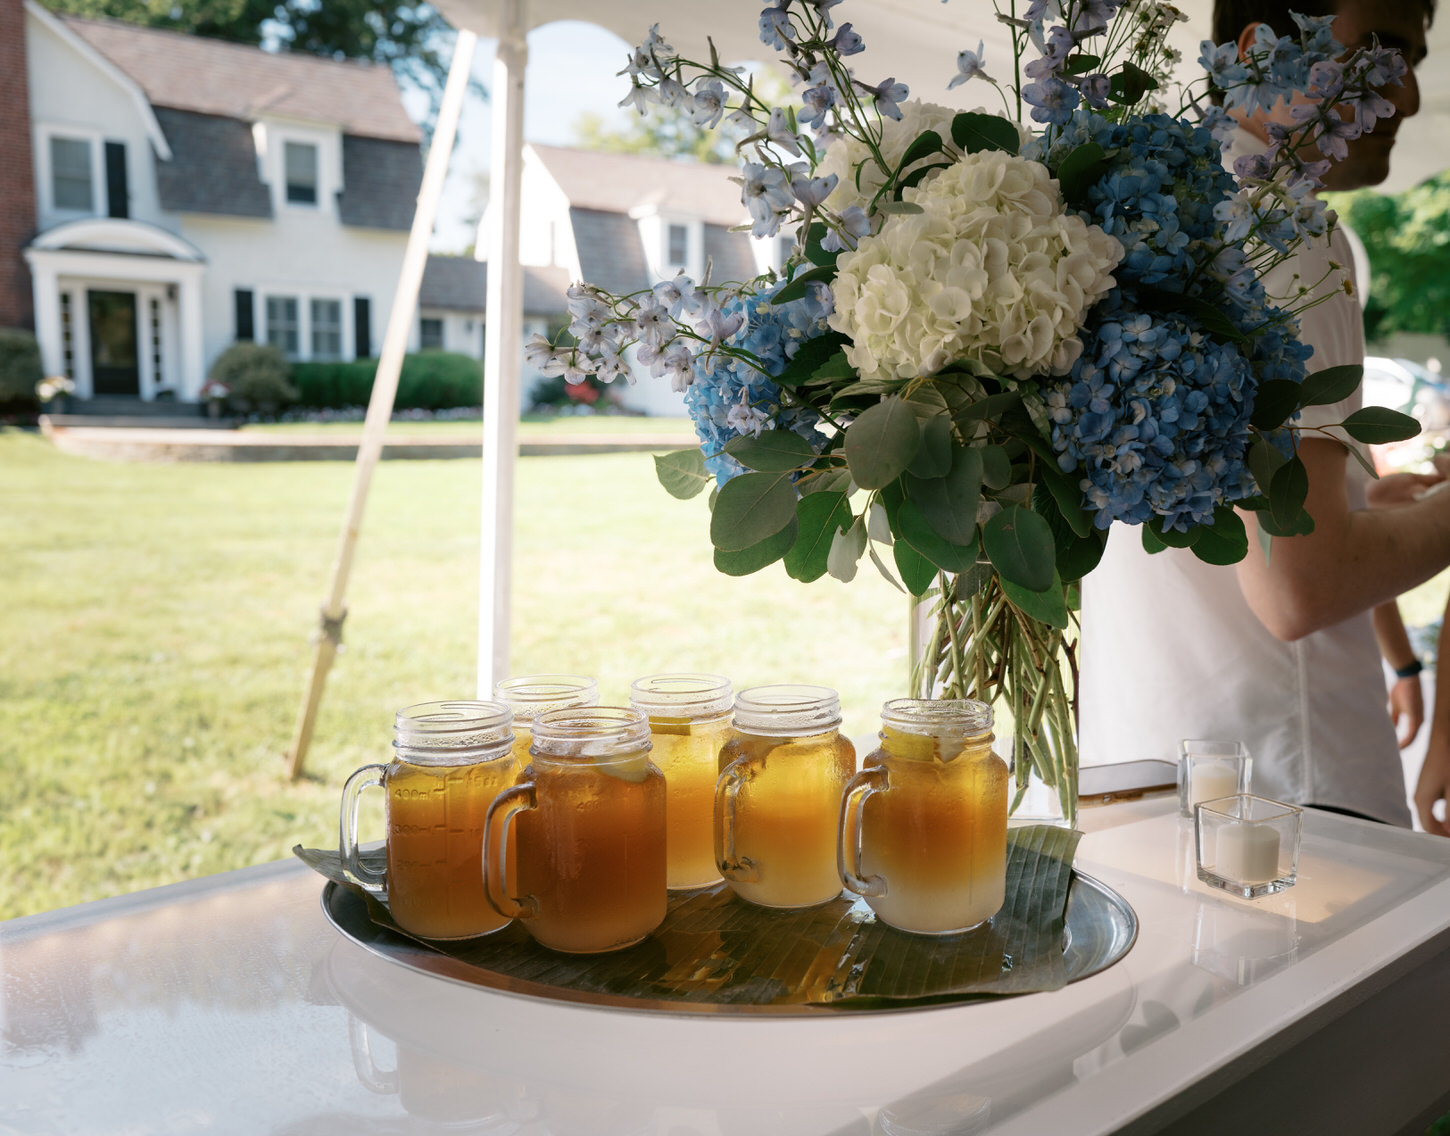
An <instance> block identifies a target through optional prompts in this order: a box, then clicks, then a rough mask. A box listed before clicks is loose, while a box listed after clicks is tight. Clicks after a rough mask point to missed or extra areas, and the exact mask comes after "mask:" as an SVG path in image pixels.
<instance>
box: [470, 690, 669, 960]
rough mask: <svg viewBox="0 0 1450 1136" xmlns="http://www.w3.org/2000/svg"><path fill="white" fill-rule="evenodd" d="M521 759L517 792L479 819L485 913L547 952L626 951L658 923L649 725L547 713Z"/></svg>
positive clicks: (657, 776) (596, 712)
mask: <svg viewBox="0 0 1450 1136" xmlns="http://www.w3.org/2000/svg"><path fill="white" fill-rule="evenodd" d="M529 752H530V754H531V755H532V760H531V761H530V763H529V765H528V767H527V768H526V769H525V770H524V771H523V773H522V774H521V775H520V780H519V783H518V785H516V786H515V787H514V788H512V789H510V790H509V791H508V792H506V793H502V794H500V795H499V797H498V799H497V800H496V801H494V803H493V804H492V805H491V806H490V807H489V810H488V819H487V821H486V823H485V834H484V847H485V850H486V851H485V855H484V872H485V876H486V883H487V888H488V898H489V902H490V903H492V904H493V905H494V907H495V909H496V910H497V911H498V912H499V913H500V914H501V915H508V916H512V917H514V918H518V919H522V920H524V927H525V929H526V930H527V931H528V932H529V934H530V935H532V936H533V937H534V939H535V941H536V942H538V943H540V944H542V945H543V946H546V947H549V948H551V949H553V950H556V951H566V952H569V953H572V954H589V953H593V952H596V951H614V950H619V949H620V948H621V947H629V946H633V945H634V944H635V943H638V942H639V941H640V940H642V939H644V938H645V937H647V936H648V935H649V934H650V932H652V931H653V930H654V929H655V928H656V927H658V926H659V925H660V923H661V922H663V920H664V917H665V902H666V895H665V778H664V774H662V773H661V772H660V771H659V769H658V767H657V766H655V764H654V763H653V762H652V761H650V735H649V719H648V718H646V717H645V715H644V714H642V713H640V712H639V711H638V710H634V709H632V708H627V707H618V706H579V707H571V708H568V709H563V710H550V711H548V712H547V713H544V714H540V715H539V716H538V717H537V718H535V719H534V722H533V745H532V746H531V747H530V751H529ZM511 834H516V835H517V847H518V851H517V865H516V866H515V865H511V864H510V863H509V856H508V853H507V851H506V849H507V847H508V843H509V838H510V835H511ZM511 872H516V874H517V880H518V885H517V889H512V888H508V887H507V886H506V883H505V881H506V880H507V879H509V878H511V876H510V873H511ZM515 890H516V891H517V894H511V893H512V892H513V891H515Z"/></svg>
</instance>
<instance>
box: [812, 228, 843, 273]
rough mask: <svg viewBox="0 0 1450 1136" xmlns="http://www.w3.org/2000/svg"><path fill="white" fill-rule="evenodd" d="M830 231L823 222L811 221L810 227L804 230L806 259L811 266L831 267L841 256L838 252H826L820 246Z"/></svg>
mask: <svg viewBox="0 0 1450 1136" xmlns="http://www.w3.org/2000/svg"><path fill="white" fill-rule="evenodd" d="M830 231H831V230H830V229H828V228H827V227H826V224H825V222H824V221H812V222H811V227H810V228H809V229H808V230H806V259H807V260H809V261H810V262H811V263H812V264H819V265H822V266H826V265H833V264H835V263H836V258H837V257H838V256H840V255H841V254H840V251H839V250H837V251H833V252H827V251H826V249H825V248H824V247H823V245H822V242H823V241H824V240H825V239H826V236H827V234H829V233H830Z"/></svg>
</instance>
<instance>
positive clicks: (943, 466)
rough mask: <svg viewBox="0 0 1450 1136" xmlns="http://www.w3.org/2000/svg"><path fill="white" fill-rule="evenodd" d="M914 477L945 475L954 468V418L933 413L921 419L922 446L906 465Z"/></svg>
mask: <svg viewBox="0 0 1450 1136" xmlns="http://www.w3.org/2000/svg"><path fill="white" fill-rule="evenodd" d="M906 468H907V470H908V471H909V472H910V473H911V475H912V476H913V477H944V476H946V474H947V473H949V472H950V471H951V468H952V420H951V419H950V418H948V417H947V416H946V415H945V414H933V415H932V416H931V417H930V418H923V419H922V420H921V447H920V448H919V449H918V450H917V451H916V457H914V458H912V459H911V464H910V465H909V466H907V467H906Z"/></svg>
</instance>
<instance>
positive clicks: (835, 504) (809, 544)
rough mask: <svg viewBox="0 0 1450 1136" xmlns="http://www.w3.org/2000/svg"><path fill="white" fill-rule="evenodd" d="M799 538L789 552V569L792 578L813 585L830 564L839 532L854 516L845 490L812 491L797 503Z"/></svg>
mask: <svg viewBox="0 0 1450 1136" xmlns="http://www.w3.org/2000/svg"><path fill="white" fill-rule="evenodd" d="M795 511H796V537H795V543H794V544H792V545H791V548H790V551H789V552H787V553H786V554H785V570H786V572H787V574H789V575H790V577H791V578H792V579H795V580H800V581H801V582H802V583H806V584H809V583H810V582H811V581H812V580H819V579H820V578H821V577H822V576H824V575H825V574H826V570H827V568H828V567H829V564H828V561H829V560H830V555H831V546H832V545H833V544H834V543H835V539H836V534H837V533H839V532H841V531H842V530H844V529H848V528H850V527H851V522H852V520H853V519H854V518H853V517H852V516H851V506H850V504H849V503H848V502H847V500H846V495H845V494H844V493H812V494H811V495H810V496H809V497H802V498H801V499H800V500H799V501H798V502H796V510H795Z"/></svg>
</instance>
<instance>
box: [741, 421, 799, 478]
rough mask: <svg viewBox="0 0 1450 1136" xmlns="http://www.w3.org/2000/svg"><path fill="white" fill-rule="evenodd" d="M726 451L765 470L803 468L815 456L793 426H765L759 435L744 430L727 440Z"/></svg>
mask: <svg viewBox="0 0 1450 1136" xmlns="http://www.w3.org/2000/svg"><path fill="white" fill-rule="evenodd" d="M725 452H726V453H727V454H729V455H730V456H731V457H733V458H734V459H735V460H736V461H738V462H739V463H740V464H741V465H743V466H744V467H745V468H746V469H754V470H759V471H761V472H764V473H779V472H781V471H782V470H794V469H800V468H801V467H802V466H806V465H809V464H810V463H811V462H813V461H815V460H816V451H815V450H813V449H811V444H810V443H809V442H807V441H806V440H805V439H804V438H802V437H801V436H800V435H799V434H797V433H796V432H795V431H794V430H765V431H763V432H762V433H761V434H760V436H759V437H758V438H757V437H754V436H752V435H750V434H742V435H740V436H739V437H738V438H731V439H730V441H728V442H727V443H725Z"/></svg>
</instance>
